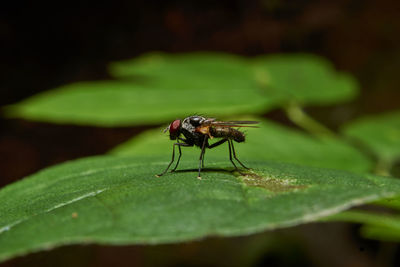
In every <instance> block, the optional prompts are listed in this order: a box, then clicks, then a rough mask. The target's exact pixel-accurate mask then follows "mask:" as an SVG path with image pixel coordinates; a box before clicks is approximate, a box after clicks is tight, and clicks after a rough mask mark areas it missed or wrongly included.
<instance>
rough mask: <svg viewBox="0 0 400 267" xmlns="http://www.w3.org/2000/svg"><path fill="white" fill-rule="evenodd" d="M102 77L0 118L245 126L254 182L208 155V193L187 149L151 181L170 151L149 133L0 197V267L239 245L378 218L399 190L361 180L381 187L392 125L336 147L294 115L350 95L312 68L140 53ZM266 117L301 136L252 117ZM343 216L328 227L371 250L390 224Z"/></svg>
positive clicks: (324, 67)
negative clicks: (258, 235) (50, 253)
mask: <svg viewBox="0 0 400 267" xmlns="http://www.w3.org/2000/svg"><path fill="white" fill-rule="evenodd" d="M110 74H111V76H112V77H114V80H110V81H88V82H80V83H74V84H69V85H65V86H62V87H59V88H55V89H54V90H50V91H48V92H44V93H41V94H38V95H36V96H33V97H31V98H28V99H26V100H23V101H21V102H20V103H16V104H14V105H11V106H9V107H7V108H6V109H5V114H6V115H7V116H10V117H18V118H24V119H30V120H37V121H45V122H53V123H70V124H79V125H95V126H105V127H115V126H134V125H159V124H162V123H167V122H169V121H170V120H173V119H176V118H184V117H186V116H189V115H193V114H203V115H204V114H206V115H208V116H210V117H218V118H219V119H229V118H231V119H232V118H233V119H240V118H252V119H255V120H259V121H261V122H262V123H261V124H260V125H261V127H260V128H258V129H249V130H248V131H247V132H246V134H247V135H248V138H247V141H246V144H244V145H242V144H239V145H238V146H237V151H238V154H239V155H240V156H239V157H240V158H241V159H242V160H243V162H245V163H247V164H248V165H249V166H251V167H252V168H254V171H251V172H247V173H246V174H247V175H245V176H239V173H237V172H233V171H232V168H231V166H230V162H229V159H228V153H227V147H226V146H221V147H218V148H215V151H207V153H206V167H208V169H206V170H205V171H204V173H205V177H207V179H204V180H203V181H199V180H197V179H195V176H196V175H195V174H194V171H193V169H191V168H195V167H196V166H197V164H198V159H197V157H198V152H199V151H198V150H197V151H196V150H195V149H193V148H191V149H183V154H184V156H183V158H182V163H181V164H182V166H180V168H179V169H181V170H182V171H180V172H176V173H174V174H173V175H167V176H165V177H163V178H161V179H156V178H155V177H154V174H155V173H159V172H160V171H162V169H163V168H165V166H166V165H167V163H168V161H169V159H170V153H171V147H172V142H170V141H168V140H167V136H166V135H164V136H163V135H162V133H161V131H160V129H153V130H150V131H148V132H145V133H143V134H141V135H139V136H135V137H134V138H133V139H132V140H130V141H128V142H127V143H125V144H121V145H120V146H118V147H117V148H115V149H114V150H112V151H111V152H110V155H108V156H105V157H97V158H91V159H84V160H79V161H76V162H71V163H67V164H63V165H60V166H56V167H54V168H50V169H48V170H44V171H42V172H40V173H38V174H36V175H33V176H32V177H30V178H28V179H24V180H23V181H20V182H17V183H15V184H12V185H10V186H8V187H6V188H3V189H2V190H0V200H1V201H2V203H3V206H2V207H1V208H2V210H1V211H0V244H2V245H1V246H0V248H1V252H0V255H2V256H1V258H2V259H7V258H9V257H11V256H14V255H19V254H23V253H27V252H30V251H36V250H38V249H43V248H46V247H47V248H48V247H53V246H59V245H62V244H69V243H82V242H97V243H105V244H129V243H161V242H178V241H181V240H188V239H193V238H200V237H204V236H207V235H211V234H218V235H224V236H229V235H240V234H248V233H252V232H256V231H262V230H266V229H272V228H276V227H284V226H290V225H295V224H299V223H302V222H309V221H312V220H317V219H319V218H321V217H323V216H324V215H330V214H334V213H337V212H339V211H341V210H343V209H345V208H349V207H351V206H353V205H356V204H363V203H367V202H369V201H372V200H380V202H378V203H377V204H378V205H384V206H388V205H389V204H388V202H385V201H383V200H382V198H383V197H387V196H395V195H398V194H399V193H398V192H400V190H399V189H400V187H399V181H398V180H396V179H391V178H384V177H377V176H373V175H371V174H370V173H371V172H375V173H379V174H385V175H387V176H390V175H391V168H392V166H393V164H395V162H396V161H397V160H398V158H399V154H400V146H399V138H398V137H399V132H400V128H399V127H400V124H399V121H400V120H399V115H398V112H396V113H393V114H389V115H382V116H376V117H366V118H361V119H359V120H356V121H354V122H350V123H348V124H347V125H346V127H345V128H344V130H343V131H342V132H341V133H338V134H337V133H333V132H331V131H330V130H328V129H327V128H326V127H325V126H324V125H322V124H321V123H319V122H317V121H316V120H314V119H313V118H311V117H310V116H308V115H307V113H306V112H304V110H303V107H304V106H306V105H328V104H329V105H332V104H337V103H340V102H343V101H349V100H352V99H354V98H355V97H356V96H357V94H358V91H359V88H358V85H357V82H356V81H355V80H354V79H353V78H352V77H351V76H350V75H348V74H346V73H341V72H337V71H336V70H335V69H334V68H333V66H332V65H331V64H330V63H329V62H328V61H326V60H325V59H323V58H320V57H317V56H314V55H307V54H295V55H273V56H260V57H256V58H253V59H248V58H242V57H239V56H233V55H228V54H220V53H204V52H203V53H190V54H179V55H171V54H164V53H151V54H146V55H143V56H141V57H139V58H136V59H132V60H127V61H121V62H115V63H113V64H111V65H110ZM278 108H281V109H283V110H284V111H286V114H287V115H288V118H289V119H290V120H291V121H292V122H293V123H294V124H296V125H297V126H299V127H300V128H302V130H303V132H301V131H299V130H294V129H291V128H286V127H284V126H281V125H279V124H277V123H273V122H270V121H267V120H265V119H263V118H262V117H260V116H261V115H264V114H266V112H268V111H269V110H271V109H278ZM340 134H343V136H341V135H340ZM353 140H358V142H359V143H361V144H362V146H360V145H359V143H358V144H357V143H353ZM363 147H364V149H363ZM360 148H361V149H360ZM365 148H366V149H365ZM366 151H372V153H373V154H374V155H375V158H371V157H370V154H369V153H366ZM117 154H118V155H125V156H126V155H133V157H132V156H130V157H119V156H118V157H116V156H115V155H117ZM293 163H294V164H296V165H291V164H293ZM228 166H229V167H228ZM210 167H211V168H210ZM315 167H321V169H316V168H315ZM188 168H189V169H188ZM324 168H326V169H324ZM328 168H329V169H328ZM334 169H336V170H334ZM343 170H346V171H350V172H345V171H343ZM351 172H354V173H358V174H352V173H351ZM395 199H396V198H395ZM396 201H399V200H398V199H397V200H396ZM396 201H395V202H396ZM4 203H5V204H4ZM392 203H393V202H392ZM396 203H397V202H396ZM391 208H393V207H391ZM351 212H353V211H351ZM351 212H348V213H341V214H337V217H331V219H332V220H337V219H340V220H348V221H357V222H359V223H365V227H364V228H363V229H369V230H365V231H364V230H363V232H362V233H364V234H365V235H366V236H368V237H373V238H383V237H384V236H385V235H386V234H387V233H389V232H390V231H394V230H393V229H397V228H396V227H397V224H399V225H400V220H399V219H398V217H397V216H396V215H395V216H392V215H391V216H390V217H386V216H380V215H377V214H374V213H372V212H365V214H366V215H365V216H364V215H359V214H357V212H358V211H354V213H351ZM355 214H357V216H356V215H355ZM360 214H361V212H360ZM371 218H373V219H371ZM388 221H391V222H392V223H386V222H388ZM50 226H51V227H50ZM49 229H52V230H51V231H50V230H49ZM371 229H372V230H371ZM385 231H386V232H385ZM371 233H375V234H371ZM399 236H400V235H399Z"/></svg>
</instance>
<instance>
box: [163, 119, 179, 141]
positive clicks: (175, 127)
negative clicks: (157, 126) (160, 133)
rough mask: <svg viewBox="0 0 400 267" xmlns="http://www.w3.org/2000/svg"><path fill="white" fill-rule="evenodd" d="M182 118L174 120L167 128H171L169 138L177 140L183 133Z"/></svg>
mask: <svg viewBox="0 0 400 267" xmlns="http://www.w3.org/2000/svg"><path fill="white" fill-rule="evenodd" d="M181 126H182V124H181V120H174V121H173V122H172V123H171V124H170V125H169V126H168V127H167V128H166V129H165V130H164V133H165V132H166V131H167V130H169V139H171V140H176V139H177V138H178V137H179V135H180V134H181Z"/></svg>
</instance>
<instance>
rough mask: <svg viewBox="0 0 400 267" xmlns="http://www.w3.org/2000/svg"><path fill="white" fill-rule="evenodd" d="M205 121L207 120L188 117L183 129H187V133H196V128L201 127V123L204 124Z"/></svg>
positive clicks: (184, 121)
mask: <svg viewBox="0 0 400 267" xmlns="http://www.w3.org/2000/svg"><path fill="white" fill-rule="evenodd" d="M205 120H206V118H204V117H201V116H190V117H187V118H185V119H184V120H183V122H182V128H183V129H186V130H187V131H189V132H191V133H194V132H195V130H196V127H198V126H200V125H201V123H203V122H204V121H205Z"/></svg>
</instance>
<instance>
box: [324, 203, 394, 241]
mask: <svg viewBox="0 0 400 267" xmlns="http://www.w3.org/2000/svg"><path fill="white" fill-rule="evenodd" d="M323 220H329V221H346V222H352V223H360V224H362V226H361V229H360V232H361V235H362V236H363V237H365V238H370V239H376V240H382V241H391V242H399V241H400V215H399V214H382V213H375V212H371V211H369V212H368V211H362V210H350V211H344V212H341V213H338V214H335V215H333V216H329V217H328V218H324V219H323Z"/></svg>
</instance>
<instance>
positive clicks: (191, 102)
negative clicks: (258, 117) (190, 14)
mask: <svg viewBox="0 0 400 267" xmlns="http://www.w3.org/2000/svg"><path fill="white" fill-rule="evenodd" d="M269 101H270V100H268V99H266V98H263V97H260V94H259V93H258V92H257V91H256V90H253V89H251V88H249V87H247V88H238V87H234V86H226V87H215V86H214V87H204V88H202V89H201V90H200V88H198V87H197V86H193V87H187V88H186V90H183V89H182V88H179V87H172V86H169V87H168V86H163V85H157V86H152V87H149V86H148V85H141V84H138V83H133V82H128V81H97V82H80V83H74V84H70V85H66V86H62V87H60V88H57V89H54V90H51V91H47V92H44V93H41V94H38V95H36V96H33V97H31V98H28V99H26V100H24V101H22V102H20V103H18V104H15V105H11V106H9V107H8V108H7V109H6V115H8V116H10V117H21V118H25V119H31V120H37V121H46V122H52V123H70V124H82V125H95V126H126V125H145V124H147V125H149V124H158V123H162V122H165V121H166V120H170V119H174V118H176V117H180V116H184V115H187V114H192V113H193V112H194V111H196V112H197V113H209V114H213V115H218V116H224V115H230V114H242V113H244V114H246V113H260V112H262V110H264V109H265V106H268V105H269V104H268V103H269Z"/></svg>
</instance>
